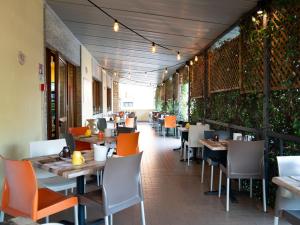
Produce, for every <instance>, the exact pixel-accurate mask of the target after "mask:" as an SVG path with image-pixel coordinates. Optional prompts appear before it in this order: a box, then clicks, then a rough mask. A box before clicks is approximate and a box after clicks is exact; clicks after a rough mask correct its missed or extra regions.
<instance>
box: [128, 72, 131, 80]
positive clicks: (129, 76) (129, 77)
mask: <svg viewBox="0 0 300 225" xmlns="http://www.w3.org/2000/svg"><path fill="white" fill-rule="evenodd" d="M128 79H129V80H130V79H131V73H130V72H129V73H128Z"/></svg>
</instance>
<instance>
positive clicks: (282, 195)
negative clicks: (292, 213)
mask: <svg viewBox="0 0 300 225" xmlns="http://www.w3.org/2000/svg"><path fill="white" fill-rule="evenodd" d="M277 162H278V175H279V176H281V177H286V176H300V156H278V157H277ZM299 202H300V196H297V195H295V194H293V193H292V192H290V191H288V190H287V189H285V188H282V187H279V188H278V189H277V192H276V200H275V210H274V213H275V216H274V225H278V223H279V217H280V216H281V214H282V211H283V210H300V205H299Z"/></svg>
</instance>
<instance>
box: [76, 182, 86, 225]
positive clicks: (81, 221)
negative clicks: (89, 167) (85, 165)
mask: <svg viewBox="0 0 300 225" xmlns="http://www.w3.org/2000/svg"><path fill="white" fill-rule="evenodd" d="M76 192H77V195H83V194H84V176H79V177H77V178H76ZM78 223H79V225H85V213H84V206H83V205H78Z"/></svg>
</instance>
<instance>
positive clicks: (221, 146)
mask: <svg viewBox="0 0 300 225" xmlns="http://www.w3.org/2000/svg"><path fill="white" fill-rule="evenodd" d="M199 143H200V144H202V145H204V146H206V147H208V148H209V149H211V150H213V151H227V144H228V141H226V140H220V141H213V140H210V139H201V140H199Z"/></svg>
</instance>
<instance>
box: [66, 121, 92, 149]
mask: <svg viewBox="0 0 300 225" xmlns="http://www.w3.org/2000/svg"><path fill="white" fill-rule="evenodd" d="M88 129H89V128H88V127H70V128H69V133H70V134H72V135H73V136H79V135H84V134H85V132H86V131H87V130H88ZM89 149H91V144H90V143H87V142H83V141H75V150H77V151H82V150H89Z"/></svg>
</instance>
